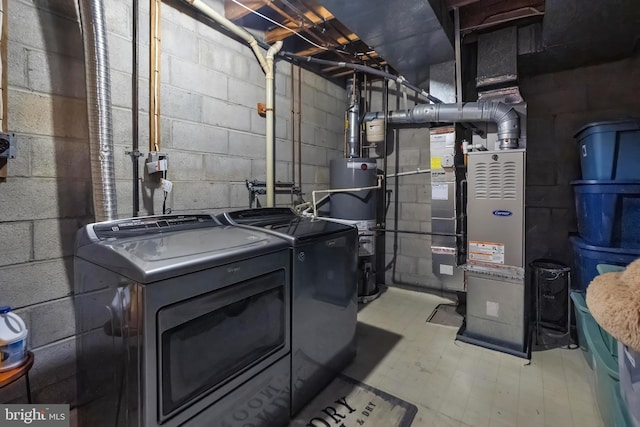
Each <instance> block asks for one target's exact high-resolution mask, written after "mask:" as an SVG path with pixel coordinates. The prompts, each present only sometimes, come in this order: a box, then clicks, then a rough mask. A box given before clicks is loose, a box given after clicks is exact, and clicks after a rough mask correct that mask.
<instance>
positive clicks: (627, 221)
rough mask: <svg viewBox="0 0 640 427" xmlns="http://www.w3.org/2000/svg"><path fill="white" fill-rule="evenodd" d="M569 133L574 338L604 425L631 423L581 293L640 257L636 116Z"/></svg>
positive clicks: (603, 335)
mask: <svg viewBox="0 0 640 427" xmlns="http://www.w3.org/2000/svg"><path fill="white" fill-rule="evenodd" d="M575 137H576V139H577V142H578V147H579V153H580V160H581V166H582V180H580V181H574V182H572V185H573V189H574V193H575V203H576V214H577V218H578V232H579V234H580V236H579V237H572V238H571V244H572V246H573V252H574V262H575V267H576V272H575V273H576V274H575V277H576V280H575V281H574V284H575V288H576V289H575V290H574V291H573V292H572V295H571V298H572V300H573V302H574V306H575V311H576V326H577V328H578V339H579V340H580V347H581V348H582V350H583V351H584V355H585V358H586V359H587V363H588V364H589V366H590V367H592V368H593V370H594V379H595V381H594V384H595V396H596V400H597V402H598V407H599V409H600V415H601V416H602V420H603V421H604V424H605V425H607V426H616V427H618V426H620V427H625V426H631V425H632V424H631V419H630V417H629V413H628V410H627V407H626V406H627V405H626V403H625V401H624V399H623V398H622V396H624V390H621V389H620V374H619V373H618V343H617V341H616V340H615V339H614V338H613V337H611V336H610V335H609V334H608V333H607V332H606V331H604V330H603V329H601V328H600V327H599V325H598V324H597V323H596V321H595V320H594V319H593V317H592V316H591V313H589V309H588V308H587V305H586V303H585V299H584V292H585V291H586V290H587V286H588V285H589V283H591V281H592V280H593V278H594V277H595V276H597V275H598V273H599V272H603V271H608V270H611V269H615V268H616V267H615V266H618V267H617V268H623V267H625V266H626V265H628V264H629V263H631V262H632V261H633V260H635V259H637V258H640V167H638V165H637V163H638V159H640V120H626V121H618V122H599V123H590V124H588V125H587V126H585V127H583V128H582V129H580V130H579V131H578V132H577V133H576V135H575ZM636 427H640V425H636Z"/></svg>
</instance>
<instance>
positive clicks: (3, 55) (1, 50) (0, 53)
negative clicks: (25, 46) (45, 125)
mask: <svg viewBox="0 0 640 427" xmlns="http://www.w3.org/2000/svg"><path fill="white" fill-rule="evenodd" d="M8 2H9V0H2V36H1V37H2V42H1V44H0V61H2V106H1V107H0V108H2V132H7V129H8V128H7V117H8V115H7V114H8V113H7V102H8V101H7V100H8V95H7V94H8V92H9V91H8V87H9V79H8V69H9V65H8V64H9V63H8V62H7V55H8V54H7V52H8V44H9V43H8V34H9V31H8V28H7V20H8V16H9V10H8Z"/></svg>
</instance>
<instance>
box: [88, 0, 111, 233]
mask: <svg viewBox="0 0 640 427" xmlns="http://www.w3.org/2000/svg"><path fill="white" fill-rule="evenodd" d="M79 3H80V4H79V8H80V24H81V27H82V42H83V47H84V58H85V59H84V72H85V81H86V90H87V120H88V124H89V151H90V159H91V185H92V193H93V208H94V213H95V219H96V221H106V220H112V219H116V217H117V216H118V204H117V197H116V180H115V168H114V161H113V150H114V148H113V130H112V121H111V79H110V75H109V52H108V49H107V29H106V20H105V14H104V12H105V11H104V4H103V2H102V0H80V2H79Z"/></svg>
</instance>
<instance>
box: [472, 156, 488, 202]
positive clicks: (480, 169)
mask: <svg viewBox="0 0 640 427" xmlns="http://www.w3.org/2000/svg"><path fill="white" fill-rule="evenodd" d="M488 179H489V175H488V173H487V164H486V163H478V164H476V167H475V169H474V170H473V183H474V186H475V187H474V188H475V190H476V191H475V194H474V195H473V197H474V198H475V199H476V200H478V199H486V198H487V183H488Z"/></svg>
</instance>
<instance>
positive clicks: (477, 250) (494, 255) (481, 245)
mask: <svg viewBox="0 0 640 427" xmlns="http://www.w3.org/2000/svg"><path fill="white" fill-rule="evenodd" d="M469 260H470V261H479V262H491V263H494V264H504V244H502V243H491V242H475V241H473V240H471V241H469Z"/></svg>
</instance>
